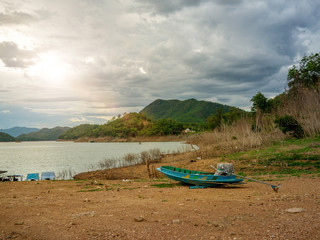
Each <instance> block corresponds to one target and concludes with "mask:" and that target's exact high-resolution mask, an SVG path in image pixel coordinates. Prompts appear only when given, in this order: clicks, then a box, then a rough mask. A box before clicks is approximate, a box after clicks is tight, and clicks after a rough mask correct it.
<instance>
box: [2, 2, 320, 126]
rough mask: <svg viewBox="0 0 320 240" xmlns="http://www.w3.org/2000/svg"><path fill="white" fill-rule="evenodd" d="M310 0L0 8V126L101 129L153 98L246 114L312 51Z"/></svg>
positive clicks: (315, 46) (316, 5)
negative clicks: (203, 102) (99, 126)
mask: <svg viewBox="0 0 320 240" xmlns="http://www.w3.org/2000/svg"><path fill="white" fill-rule="evenodd" d="M319 9H320V1H318V0H304V1H301V0H255V1H252V0H161V1H158V0H54V1H52V0H0V128H3V129H6V128H11V127H15V126H23V127H37V128H43V127H48V128H52V127H55V126H70V127H72V126H77V125H80V124H83V123H90V124H103V123H105V122H107V121H108V120H109V119H111V118H112V117H113V116H117V115H119V114H123V113H125V112H127V113H128V112H139V111H141V110H142V109H143V108H144V107H145V106H147V105H148V104H150V103H151V102H153V101H154V100H156V99H166V100H168V99H179V100H186V99H190V98H195V99H198V100H206V101H212V102H217V103H222V104H227V105H231V106H236V107H239V108H242V109H245V110H249V109H250V107H251V106H252V103H251V102H250V99H251V98H252V97H253V96H254V95H255V94H256V93H257V92H262V93H263V94H264V95H265V96H266V97H268V98H269V97H274V96H276V95H278V94H280V93H282V92H283V91H284V90H285V89H286V86H287V80H286V79H287V73H288V69H289V68H290V67H292V66H293V65H294V64H297V63H298V62H299V60H300V59H301V58H302V57H303V56H305V55H309V54H310V53H316V52H319V51H320V21H319V19H320V11H319Z"/></svg>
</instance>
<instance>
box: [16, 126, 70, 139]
mask: <svg viewBox="0 0 320 240" xmlns="http://www.w3.org/2000/svg"><path fill="white" fill-rule="evenodd" d="M68 129H70V128H69V127H55V128H52V129H49V128H43V129H41V130H39V131H37V132H31V133H28V134H21V135H19V136H18V137H17V140H19V141H53V140H57V139H58V138H59V136H60V135H61V134H63V133H64V132H65V131H67V130H68Z"/></svg>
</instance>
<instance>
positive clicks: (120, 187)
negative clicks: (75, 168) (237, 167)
mask: <svg viewBox="0 0 320 240" xmlns="http://www.w3.org/2000/svg"><path fill="white" fill-rule="evenodd" d="M161 183H164V184H169V183H175V182H174V181H172V182H171V181H169V180H166V179H161V180H153V181H149V180H125V181H123V180H72V181H40V182H0V199H1V201H0V218H1V221H0V239H183V240H184V239H259V240H260V239H290V240H291V239H304V240H306V239H320V179H319V178H317V177H315V178H311V176H303V177H299V178H298V177H287V178H284V179H283V180H282V181H281V182H280V181H279V182H277V181H273V182H272V184H278V183H281V184H282V187H281V188H280V190H279V192H278V193H276V192H274V191H273V190H272V188H271V187H269V186H267V185H263V184H259V183H253V182H249V183H247V184H244V185H241V186H238V187H233V188H206V189H189V188H188V186H180V185H177V186H174V187H167V188H159V187H157V186H154V185H158V184H161Z"/></svg>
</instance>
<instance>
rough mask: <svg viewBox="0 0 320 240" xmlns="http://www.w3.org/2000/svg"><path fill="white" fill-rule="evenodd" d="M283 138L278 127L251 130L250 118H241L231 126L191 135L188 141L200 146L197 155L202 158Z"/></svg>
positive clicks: (256, 146) (247, 148)
mask: <svg viewBox="0 0 320 240" xmlns="http://www.w3.org/2000/svg"><path fill="white" fill-rule="evenodd" d="M284 138H285V135H284V134H283V133H282V132H281V131H280V130H278V129H274V128H273V129H271V130H270V129H265V128H263V129H262V130H261V131H259V132H257V131H252V121H251V119H250V118H242V119H239V120H238V121H236V122H235V123H233V124H232V125H231V126H222V127H221V129H219V130H214V131H212V132H206V133H203V134H199V135H194V136H191V137H190V138H189V139H188V143H190V144H195V145H197V146H199V147H200V150H199V151H198V155H199V153H200V156H201V157H202V158H212V157H217V156H221V155H224V154H227V153H228V154H229V153H235V152H239V151H244V150H249V149H252V148H258V147H261V146H262V145H264V144H268V143H271V142H274V141H279V140H282V139H284Z"/></svg>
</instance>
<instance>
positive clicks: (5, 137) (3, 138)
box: [0, 132, 16, 142]
mask: <svg viewBox="0 0 320 240" xmlns="http://www.w3.org/2000/svg"><path fill="white" fill-rule="evenodd" d="M15 140H16V139H15V138H14V137H12V136H11V135H9V134H7V133H4V132H0V142H14V141H15Z"/></svg>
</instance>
